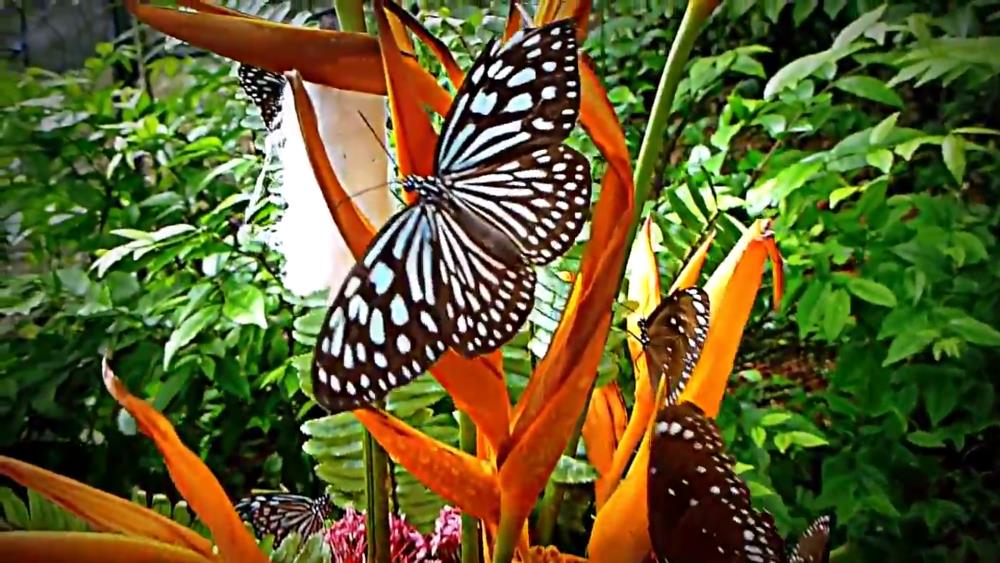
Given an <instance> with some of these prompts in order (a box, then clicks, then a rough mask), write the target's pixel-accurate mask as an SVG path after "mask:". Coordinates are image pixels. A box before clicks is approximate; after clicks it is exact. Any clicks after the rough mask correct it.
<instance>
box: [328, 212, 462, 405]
mask: <svg viewBox="0 0 1000 563" xmlns="http://www.w3.org/2000/svg"><path fill="white" fill-rule="evenodd" d="M433 212H434V210H433V209H430V208H428V207H427V206H425V205H423V204H420V203H417V204H415V205H413V206H411V207H409V208H407V209H406V210H404V211H402V212H401V213H398V214H396V215H395V216H393V217H392V218H391V219H390V220H389V222H388V223H387V224H386V226H385V227H384V228H383V229H382V230H381V231H380V232H379V233H378V234H377V235H376V236H375V238H374V239H373V241H372V243H371V245H369V247H368V249H367V250H366V251H365V255H364V256H363V257H362V259H361V261H360V262H358V263H357V264H355V266H354V267H353V268H352V269H351V271H350V272H349V273H348V275H347V278H346V279H345V280H344V283H343V285H342V286H341V288H340V291H339V293H338V294H337V297H336V298H335V299H334V301H333V304H332V305H331V306H330V308H329V310H328V311H327V315H326V318H325V320H324V322H323V325H322V327H321V328H320V335H319V338H318V340H317V344H316V354H315V357H316V361H315V362H313V393H314V394H315V395H316V398H317V400H318V401H319V402H320V404H322V405H323V406H324V407H326V408H327V409H328V410H330V411H331V412H341V411H344V410H350V409H353V408H357V407H359V406H362V405H365V404H368V403H371V402H372V401H376V400H378V399H381V398H382V397H384V396H385V395H386V394H387V393H388V392H389V390H390V389H393V388H395V387H398V386H400V385H403V384H404V383H407V382H408V381H410V380H411V379H413V378H414V377H416V376H418V375H420V374H421V373H423V371H424V370H426V369H427V368H428V367H430V366H431V364H433V363H434V362H435V361H436V360H437V358H438V357H439V356H440V355H441V354H442V353H443V352H444V350H445V341H444V337H446V336H447V335H448V334H450V333H451V325H452V323H453V321H452V319H451V318H449V317H448V316H447V315H445V314H444V307H443V305H444V304H445V303H447V302H448V300H449V299H450V293H449V286H448V283H447V282H448V280H447V279H446V278H444V277H443V275H445V274H444V270H443V269H442V267H441V264H442V262H441V256H440V250H439V248H438V243H437V242H436V240H435V234H434V222H433V220H432V218H431V214H432V213H433Z"/></svg>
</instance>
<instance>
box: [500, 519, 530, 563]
mask: <svg viewBox="0 0 1000 563" xmlns="http://www.w3.org/2000/svg"><path fill="white" fill-rule="evenodd" d="M523 523H524V521H523V520H522V519H521V518H517V517H514V516H513V515H512V514H510V511H509V510H503V509H502V508H501V510H500V526H499V527H498V528H497V541H496V545H495V546H494V547H493V563H510V561H511V560H513V559H514V549H515V548H516V547H517V540H518V538H519V537H520V535H521V526H522V524H523Z"/></svg>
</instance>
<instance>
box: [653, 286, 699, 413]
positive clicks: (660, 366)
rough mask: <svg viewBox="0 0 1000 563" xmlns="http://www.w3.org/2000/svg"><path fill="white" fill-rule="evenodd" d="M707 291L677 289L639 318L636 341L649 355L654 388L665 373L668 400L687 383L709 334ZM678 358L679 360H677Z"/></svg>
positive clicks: (678, 394)
mask: <svg viewBox="0 0 1000 563" xmlns="http://www.w3.org/2000/svg"><path fill="white" fill-rule="evenodd" d="M708 310H709V309H708V295H707V294H706V293H705V292H704V291H703V290H701V289H699V288H696V287H691V288H687V289H680V290H677V291H675V292H673V293H671V294H670V295H669V296H667V298H666V299H664V300H663V301H661V302H660V304H659V305H657V307H656V308H655V309H653V312H652V313H650V315H649V316H648V317H646V318H644V319H639V323H638V324H639V343H640V344H642V348H643V351H644V352H645V354H646V357H647V359H648V362H647V364H648V365H649V376H650V384H651V385H652V388H653V392H654V393H655V392H656V388H657V386H658V385H659V383H660V379H661V378H662V377H664V376H666V378H667V401H668V402H675V401H676V400H677V397H679V396H680V393H681V391H683V390H684V387H685V386H686V385H687V382H688V379H690V377H691V373H692V372H693V371H694V366H695V364H696V363H698V358H699V357H700V356H701V348H702V345H704V343H705V337H706V336H707V335H708ZM676 358H680V360H679V361H678V360H676Z"/></svg>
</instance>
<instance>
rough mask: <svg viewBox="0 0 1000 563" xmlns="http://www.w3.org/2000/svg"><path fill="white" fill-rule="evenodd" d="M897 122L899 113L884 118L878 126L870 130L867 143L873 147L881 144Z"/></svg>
mask: <svg viewBox="0 0 1000 563" xmlns="http://www.w3.org/2000/svg"><path fill="white" fill-rule="evenodd" d="M898 120H899V112H898V111H897V112H895V113H893V114H892V115H890V116H888V117H886V118H885V119H883V120H882V121H880V122H879V124H878V125H876V126H875V127H873V128H872V131H871V133H869V135H868V142H869V143H871V144H873V145H879V144H882V141H884V140H885V139H886V137H888V136H889V133H892V130H893V129H895V128H896V121H898Z"/></svg>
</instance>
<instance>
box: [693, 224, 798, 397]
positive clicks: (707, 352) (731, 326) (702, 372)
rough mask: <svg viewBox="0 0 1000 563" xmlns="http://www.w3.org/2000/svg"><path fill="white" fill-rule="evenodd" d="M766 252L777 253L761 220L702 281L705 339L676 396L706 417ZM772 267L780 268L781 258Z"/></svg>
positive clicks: (728, 369)
mask: <svg viewBox="0 0 1000 563" xmlns="http://www.w3.org/2000/svg"><path fill="white" fill-rule="evenodd" d="M769 254H771V255H777V254H778V252H777V247H776V246H775V244H774V237H773V236H772V235H771V233H770V220H767V219H760V220H758V221H756V222H754V224H753V225H751V227H750V228H749V229H748V230H747V232H746V233H744V234H743V237H742V238H741V239H740V241H739V242H738V243H737V244H736V246H735V247H734V248H733V250H732V251H730V253H729V255H728V256H727V257H726V259H725V260H724V261H723V262H722V264H720V265H719V267H718V268H717V269H716V270H715V272H714V273H713V274H712V276H711V277H710V278H709V280H708V282H707V283H706V284H705V291H706V292H707V293H708V296H709V299H710V300H711V320H710V321H709V329H708V337H707V338H706V339H705V347H704V349H703V350H702V353H701V359H700V360H699V361H698V365H697V366H696V367H695V370H694V373H693V374H692V375H691V380H690V381H689V382H688V385H687V388H685V389H684V392H683V393H682V394H681V398H680V400H681V401H684V400H688V401H691V402H693V403H695V404H696V405H698V406H699V407H701V409H702V410H704V411H705V414H706V415H707V416H710V417H715V415H717V414H718V413H719V405H720V404H721V402H722V394H723V393H724V392H725V390H726V383H727V382H728V381H729V374H730V373H732V371H733V361H734V360H735V359H736V352H737V350H738V349H739V345H740V340H742V338H743V329H744V327H745V326H746V323H747V321H748V320H749V319H750V312H751V311H752V309H753V304H754V301H755V300H756V298H757V291H758V290H759V289H760V284H761V280H762V278H763V276H764V265H765V261H766V260H767V257H768V255H769ZM775 266H776V268H780V266H781V265H780V261H779V262H778V263H777V264H775ZM779 284H780V278H778V277H777V276H775V285H776V286H777V285H779ZM780 292H781V290H780V288H776V289H775V293H776V295H780Z"/></svg>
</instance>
